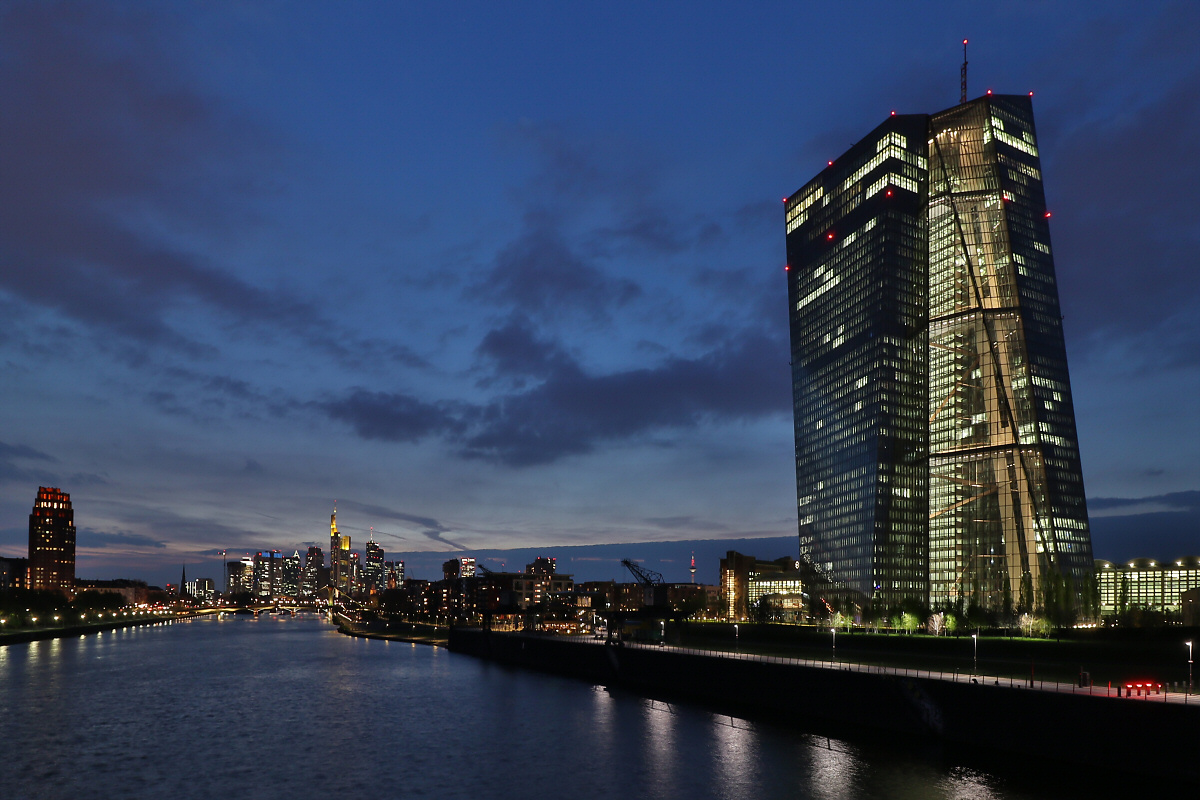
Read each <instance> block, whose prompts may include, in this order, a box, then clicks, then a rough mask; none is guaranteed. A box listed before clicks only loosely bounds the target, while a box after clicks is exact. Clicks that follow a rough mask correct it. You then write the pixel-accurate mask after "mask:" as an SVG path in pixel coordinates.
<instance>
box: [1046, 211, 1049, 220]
mask: <svg viewBox="0 0 1200 800" xmlns="http://www.w3.org/2000/svg"><path fill="white" fill-rule="evenodd" d="M1046 219H1050V212H1049V211H1047V212H1046Z"/></svg>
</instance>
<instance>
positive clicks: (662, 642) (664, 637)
mask: <svg viewBox="0 0 1200 800" xmlns="http://www.w3.org/2000/svg"><path fill="white" fill-rule="evenodd" d="M658 624H659V625H660V626H662V638H661V639H659V640H658V646H659V647H666V646H667V621H666V620H665V619H664V620H662V621H660V622H659V623H658Z"/></svg>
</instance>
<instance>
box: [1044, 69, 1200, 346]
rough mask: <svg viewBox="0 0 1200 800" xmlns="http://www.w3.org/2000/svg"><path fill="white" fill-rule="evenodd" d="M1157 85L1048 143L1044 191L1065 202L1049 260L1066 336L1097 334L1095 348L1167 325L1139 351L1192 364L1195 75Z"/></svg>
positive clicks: (1198, 287)
mask: <svg viewBox="0 0 1200 800" xmlns="http://www.w3.org/2000/svg"><path fill="white" fill-rule="evenodd" d="M1165 85H1166V86H1167V90H1166V91H1165V92H1164V93H1162V94H1161V95H1159V96H1158V97H1156V98H1155V99H1154V100H1152V101H1150V102H1146V103H1144V105H1142V107H1138V108H1133V109H1131V108H1130V107H1129V106H1128V105H1127V104H1114V105H1113V106H1110V107H1108V112H1107V115H1106V116H1103V117H1102V118H1099V119H1092V120H1090V121H1089V124H1087V125H1082V126H1079V127H1077V128H1075V129H1074V130H1073V131H1072V132H1071V133H1070V134H1068V135H1066V136H1065V137H1064V138H1063V139H1062V140H1061V141H1059V142H1056V143H1055V151H1057V153H1058V155H1056V156H1054V157H1053V158H1050V159H1049V160H1048V163H1047V165H1046V166H1047V169H1048V170H1049V171H1050V172H1051V174H1050V176H1049V179H1048V180H1049V181H1050V182H1051V183H1050V184H1049V185H1051V186H1052V187H1053V188H1054V194H1055V195H1057V196H1061V197H1070V198H1071V202H1072V213H1071V214H1069V215H1056V216H1055V218H1054V238H1055V245H1056V247H1055V254H1056V261H1057V262H1058V267H1059V271H1060V273H1061V274H1062V276H1063V277H1062V279H1061V281H1060V282H1061V283H1063V284H1069V291H1065V292H1064V293H1063V298H1064V302H1063V306H1064V313H1065V314H1066V324H1067V325H1068V326H1069V327H1070V329H1071V331H1072V332H1073V333H1076V334H1077V335H1080V334H1081V335H1082V336H1083V337H1095V336H1096V335H1097V334H1098V333H1100V332H1106V334H1107V335H1106V336H1104V337H1102V338H1101V339H1100V340H1098V341H1103V340H1104V339H1108V338H1111V337H1112V336H1127V335H1130V334H1138V333H1150V332H1152V331H1156V330H1158V329H1159V328H1160V327H1162V323H1163V321H1164V320H1172V319H1174V320H1175V323H1174V324H1173V327H1174V329H1175V330H1174V331H1170V330H1164V331H1160V332H1159V333H1160V335H1159V336H1156V337H1154V342H1156V345H1157V346H1152V347H1151V348H1150V349H1148V350H1143V351H1142V352H1143V354H1149V355H1152V356H1162V355H1169V354H1170V353H1171V352H1173V351H1174V350H1175V349H1177V348H1179V347H1183V348H1185V349H1187V350H1188V351H1189V353H1190V356H1189V358H1188V359H1187V360H1188V361H1190V362H1191V363H1193V364H1195V363H1200V359H1198V358H1197V353H1198V352H1200V351H1198V350H1197V348H1196V346H1195V339H1194V337H1195V335H1196V334H1197V332H1198V331H1197V326H1196V323H1195V319H1196V318H1197V316H1198V315H1200V273H1198V272H1197V270H1195V269H1194V268H1193V267H1194V263H1195V253H1196V251H1197V248H1200V224H1198V223H1197V221H1196V215H1195V214H1194V208H1195V187H1196V185H1197V183H1200V160H1198V159H1196V158H1195V155H1194V141H1193V139H1194V137H1193V136H1192V133H1191V132H1192V131H1194V130H1196V129H1197V128H1198V127H1200V69H1197V67H1195V66H1194V65H1189V66H1187V67H1185V68H1184V69H1183V71H1182V72H1180V73H1175V74H1172V76H1171V82H1170V83H1167V84H1165ZM1095 111H1096V109H1095V108H1093V113H1095ZM1147 142H1153V143H1154V146H1153V147H1147V146H1146V143H1147ZM1131 153H1136V154H1137V157H1131V155H1130V154H1131ZM1172 333H1173V334H1174V335H1171V334H1172ZM1163 334H1165V336H1164V335H1163ZM1189 336H1190V337H1193V338H1190V339H1189V338H1188V337H1189ZM1147 338H1148V339H1149V337H1147ZM1093 341H1097V340H1093ZM1154 342H1151V341H1147V342H1143V343H1142V344H1152V343H1154Z"/></svg>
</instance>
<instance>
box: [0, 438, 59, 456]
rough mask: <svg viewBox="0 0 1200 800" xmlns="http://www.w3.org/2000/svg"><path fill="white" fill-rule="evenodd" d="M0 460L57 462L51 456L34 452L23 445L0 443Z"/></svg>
mask: <svg viewBox="0 0 1200 800" xmlns="http://www.w3.org/2000/svg"><path fill="white" fill-rule="evenodd" d="M0 458H29V459H33V460H35V461H58V459H57V458H55V457H54V456H52V455H49V454H48V453H43V452H41V451H40V450H34V449H33V448H32V447H28V446H26V445H23V444H7V443H6V442H0Z"/></svg>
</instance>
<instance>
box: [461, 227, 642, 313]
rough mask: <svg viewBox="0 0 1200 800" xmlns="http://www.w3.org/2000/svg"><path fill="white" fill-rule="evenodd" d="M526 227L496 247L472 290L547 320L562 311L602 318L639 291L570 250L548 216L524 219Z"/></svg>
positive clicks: (629, 283) (632, 297) (633, 285)
mask: <svg viewBox="0 0 1200 800" xmlns="http://www.w3.org/2000/svg"><path fill="white" fill-rule="evenodd" d="M527 224H528V227H527V229H526V230H525V231H524V232H523V233H522V234H521V235H520V236H518V237H517V239H515V240H514V241H512V242H510V243H509V244H508V245H507V246H505V247H504V248H502V249H501V250H500V251H499V252H498V253H497V254H496V258H495V261H494V263H493V266H492V269H491V271H490V272H489V273H488V275H487V278H486V280H485V281H483V283H482V284H480V285H479V286H477V287H476V288H475V289H474V290H473V291H474V294H475V295H476V296H486V297H488V298H489V299H491V300H493V301H498V302H500V303H506V304H509V305H511V306H512V307H513V308H515V309H516V310H518V311H519V312H521V313H523V314H527V315H530V316H535V317H543V318H550V317H555V316H558V315H560V314H562V313H563V312H564V311H565V310H570V311H576V312H578V311H582V312H584V313H586V314H587V315H589V316H591V317H593V318H597V319H602V318H604V316H605V314H606V312H607V310H608V309H610V308H614V307H621V306H624V305H626V304H628V303H629V302H631V301H632V300H634V299H636V298H637V297H638V296H639V295H641V293H642V290H641V287H639V286H638V285H637V284H636V283H634V282H633V281H630V280H625V279H618V278H611V277H609V276H607V275H605V274H604V273H603V272H601V271H600V270H599V269H598V268H597V267H596V266H595V265H593V264H592V263H590V262H588V261H585V260H584V259H583V258H582V257H581V256H579V255H578V254H576V253H575V252H574V251H572V250H571V248H570V246H569V245H568V244H567V242H566V240H565V238H564V236H563V235H562V234H561V233H560V232H559V231H558V230H556V229H555V228H554V227H553V226H552V225H551V224H550V222H549V221H548V220H533V221H529V222H527Z"/></svg>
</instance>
